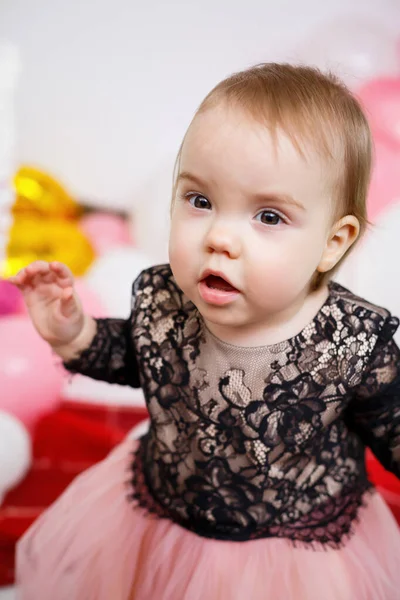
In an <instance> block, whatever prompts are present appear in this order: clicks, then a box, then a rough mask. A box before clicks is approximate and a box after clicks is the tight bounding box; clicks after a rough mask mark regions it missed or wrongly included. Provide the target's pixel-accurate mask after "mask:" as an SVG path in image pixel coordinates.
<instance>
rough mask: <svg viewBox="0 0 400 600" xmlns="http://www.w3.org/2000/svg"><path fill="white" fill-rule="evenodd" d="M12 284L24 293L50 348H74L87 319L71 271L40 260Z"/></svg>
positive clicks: (58, 264) (24, 270)
mask: <svg viewBox="0 0 400 600" xmlns="http://www.w3.org/2000/svg"><path fill="white" fill-rule="evenodd" d="M9 281H10V282H11V283H13V284H14V285H16V286H17V287H18V288H19V289H20V290H21V292H22V294H23V296H24V299H25V304H26V306H27V309H28V312H29V314H30V317H31V319H32V322H33V324H34V326H35V327H36V329H37V331H38V332H39V334H40V335H41V336H42V338H43V339H44V340H46V342H48V343H49V344H50V345H51V346H53V347H54V348H55V349H56V348H57V346H65V345H68V344H71V342H72V341H73V340H75V339H76V338H77V336H79V334H80V333H81V331H82V329H83V326H84V322H85V315H84V313H83V310H82V306H81V303H80V301H79V298H78V296H77V295H76V293H75V291H74V278H73V275H72V273H71V271H70V270H69V269H68V267H66V266H65V265H63V264H61V263H58V262H51V263H47V262H44V261H41V260H38V261H36V262H33V263H31V264H30V265H29V266H27V267H26V268H25V269H22V270H21V271H20V272H19V273H18V274H17V275H15V276H14V277H10V279H9Z"/></svg>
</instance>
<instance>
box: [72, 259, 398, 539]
mask: <svg viewBox="0 0 400 600" xmlns="http://www.w3.org/2000/svg"><path fill="white" fill-rule="evenodd" d="M398 323H399V322H398V320H397V319H396V318H394V317H392V316H391V315H390V314H389V313H388V311H386V310H385V309H382V308H379V307H376V306H374V305H372V304H370V303H368V302H366V301H365V300H363V299H361V298H358V297H357V296H355V295H353V294H352V293H351V292H349V291H348V290H346V289H345V288H343V287H342V286H340V285H339V284H337V283H334V282H331V284H330V294H329V297H328V299H327V301H326V302H325V304H324V305H323V307H322V308H321V310H320V311H319V312H318V314H317V315H316V317H315V318H314V320H313V321H312V322H311V323H310V324H309V325H308V326H307V327H305V329H303V331H301V333H299V334H298V335H297V336H295V337H293V338H292V339H290V340H288V341H285V342H282V343H279V344H274V345H272V346H265V347H257V348H243V347H236V346H232V345H229V344H226V343H224V342H222V341H220V340H219V339H217V338H215V337H214V336H213V335H212V334H211V333H210V332H209V331H208V330H207V328H206V327H205V325H204V323H203V321H202V318H201V316H200V315H199V313H198V311H197V309H196V308H195V307H194V305H193V304H192V303H191V302H190V301H189V300H188V299H187V298H186V297H185V296H184V295H183V294H182V292H181V291H180V289H179V288H178V286H177V285H176V283H175V281H174V278H173V276H172V273H171V270H170V267H169V266H168V265H163V266H157V267H153V268H151V269H149V270H147V271H144V272H143V273H142V274H141V275H140V276H139V277H138V278H137V280H136V281H135V283H134V286H133V298H132V312H131V316H130V318H129V319H127V320H120V319H98V321H97V324H98V330H97V335H96V336H95V338H94V340H93V343H92V344H91V346H90V348H88V349H87V350H86V351H85V352H83V354H82V355H81V356H80V357H79V358H78V359H76V360H73V361H71V362H70V363H68V364H67V365H66V367H67V368H68V369H69V370H70V371H72V372H79V373H82V374H84V375H88V376H89V377H92V378H95V379H101V380H104V381H108V382H111V383H118V384H121V385H130V386H133V387H139V386H141V387H142V388H143V391H144V394H145V398H146V402H147V407H148V410H149V413H150V416H151V425H150V430H149V432H148V433H147V434H146V435H145V436H144V437H143V438H142V439H141V441H140V444H139V446H138V449H137V451H136V453H135V456H134V460H133V461H132V467H131V480H132V487H131V493H130V501H131V502H132V503H133V504H136V505H140V506H142V507H144V508H145V509H146V510H147V511H148V512H149V513H156V514H157V515H159V516H161V517H166V518H168V519H170V520H173V521H174V522H176V523H178V524H180V525H181V526H183V527H184V528H187V529H190V530H192V531H194V532H196V533H197V534H198V535H200V536H205V537H209V538H216V539H221V540H234V541H236V540H237V541H239V540H250V539H255V538H262V537H264V538H265V537H283V538H287V539H290V540H292V541H293V542H305V543H313V542H319V543H322V544H324V545H325V544H326V545H327V546H331V547H338V546H340V544H341V543H342V542H343V540H344V538H345V537H346V534H349V532H351V529H352V523H353V522H354V521H355V519H356V518H357V515H358V511H359V508H360V506H361V505H362V503H363V502H364V499H365V498H366V494H367V493H368V491H369V490H370V489H371V484H370V483H369V481H368V479H367V475H366V470H365V464H364V452H365V447H366V446H369V447H370V448H371V449H372V451H373V452H374V454H375V455H376V456H377V457H378V459H379V460H380V461H381V462H382V463H383V465H384V466H385V467H386V468H387V469H389V470H390V471H392V472H393V473H396V474H397V475H399V474H400V373H399V370H400V369H399V368H400V361H399V350H398V348H397V346H396V344H395V342H394V341H393V334H394V332H395V330H396V329H397V327H398Z"/></svg>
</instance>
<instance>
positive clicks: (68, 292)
mask: <svg viewBox="0 0 400 600" xmlns="http://www.w3.org/2000/svg"><path fill="white" fill-rule="evenodd" d="M79 308H80V307H79V304H78V302H77V299H76V297H75V294H74V290H73V288H72V287H67V288H65V289H64V290H63V293H62V296H61V304H60V309H61V314H62V315H63V317H65V318H67V319H68V318H69V317H72V316H73V314H74V313H75V312H76V311H77V310H79Z"/></svg>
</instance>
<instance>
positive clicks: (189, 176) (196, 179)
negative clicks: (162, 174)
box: [177, 171, 206, 187]
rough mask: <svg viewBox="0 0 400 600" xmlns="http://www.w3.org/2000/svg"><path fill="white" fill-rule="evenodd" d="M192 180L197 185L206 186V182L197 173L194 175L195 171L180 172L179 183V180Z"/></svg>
mask: <svg viewBox="0 0 400 600" xmlns="http://www.w3.org/2000/svg"><path fill="white" fill-rule="evenodd" d="M182 180H185V181H190V182H191V183H194V184H195V185H198V186H199V187H205V185H206V182H205V181H203V180H202V179H201V178H200V177H197V175H194V174H193V173H189V172H188V171H182V172H181V173H179V175H178V178H177V183H179V181H182Z"/></svg>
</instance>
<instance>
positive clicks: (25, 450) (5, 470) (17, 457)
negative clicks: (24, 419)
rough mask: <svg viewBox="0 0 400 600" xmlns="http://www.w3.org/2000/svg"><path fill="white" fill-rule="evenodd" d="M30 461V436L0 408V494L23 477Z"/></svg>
mask: <svg viewBox="0 0 400 600" xmlns="http://www.w3.org/2000/svg"><path fill="white" fill-rule="evenodd" d="M31 461H32V448H31V438H30V435H29V433H28V431H27V430H26V428H25V426H24V425H23V424H22V423H21V422H20V421H19V420H18V419H16V418H15V417H14V416H13V415H10V414H9V413H7V412H5V411H3V410H0V496H2V495H4V493H5V492H7V491H8V490H9V489H11V488H13V487H15V486H16V485H17V484H18V483H19V482H20V481H21V480H22V479H23V478H24V477H25V475H26V473H27V471H28V469H29V467H30V465H31ZM0 500H1V498H0Z"/></svg>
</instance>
